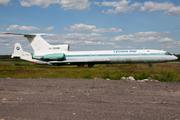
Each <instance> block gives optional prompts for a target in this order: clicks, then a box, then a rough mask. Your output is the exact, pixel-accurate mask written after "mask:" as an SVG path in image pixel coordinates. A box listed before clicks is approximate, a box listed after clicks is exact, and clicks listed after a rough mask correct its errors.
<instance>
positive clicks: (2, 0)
mask: <svg viewBox="0 0 180 120" xmlns="http://www.w3.org/2000/svg"><path fill="white" fill-rule="evenodd" d="M10 1H11V0H0V6H7V5H8V3H9V2H10Z"/></svg>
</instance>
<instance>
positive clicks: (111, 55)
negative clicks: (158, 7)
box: [4, 33, 178, 67]
mask: <svg viewBox="0 0 180 120" xmlns="http://www.w3.org/2000/svg"><path fill="white" fill-rule="evenodd" d="M4 34H10V35H21V36H24V37H26V38H27V39H28V40H29V42H30V44H31V46H32V48H33V50H34V53H29V52H25V51H23V48H22V46H21V44H20V43H15V47H14V53H13V54H12V56H11V58H17V57H18V58H20V59H22V60H26V61H29V62H32V63H35V64H40V65H57V66H59V65H77V66H79V67H83V66H84V65H85V64H87V65H88V67H93V66H94V64H122V63H148V65H149V66H150V67H152V63H161V62H169V61H174V60H177V59H178V58H177V57H176V56H174V55H172V54H170V53H169V52H167V51H163V50H154V49H142V50H136V49H135V50H101V51H69V49H70V46H69V45H50V44H49V43H47V42H46V41H45V40H44V39H43V38H42V37H41V36H42V35H47V34H19V33H4Z"/></svg>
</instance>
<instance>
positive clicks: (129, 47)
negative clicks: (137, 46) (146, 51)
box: [115, 46, 132, 49]
mask: <svg viewBox="0 0 180 120" xmlns="http://www.w3.org/2000/svg"><path fill="white" fill-rule="evenodd" d="M115 48H128V49H131V48H132V47H131V46H123V47H121V46H115Z"/></svg>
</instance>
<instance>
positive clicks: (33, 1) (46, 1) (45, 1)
mask: <svg viewBox="0 0 180 120" xmlns="http://www.w3.org/2000/svg"><path fill="white" fill-rule="evenodd" d="M20 3H21V6H24V7H31V6H32V5H37V6H40V7H42V8H46V7H49V5H50V4H56V3H59V0H20Z"/></svg>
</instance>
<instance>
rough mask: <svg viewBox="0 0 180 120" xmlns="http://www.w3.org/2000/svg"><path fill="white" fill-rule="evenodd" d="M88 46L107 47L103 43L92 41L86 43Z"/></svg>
mask: <svg viewBox="0 0 180 120" xmlns="http://www.w3.org/2000/svg"><path fill="white" fill-rule="evenodd" d="M85 44H86V45H105V43H103V42H92V41H85Z"/></svg>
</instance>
